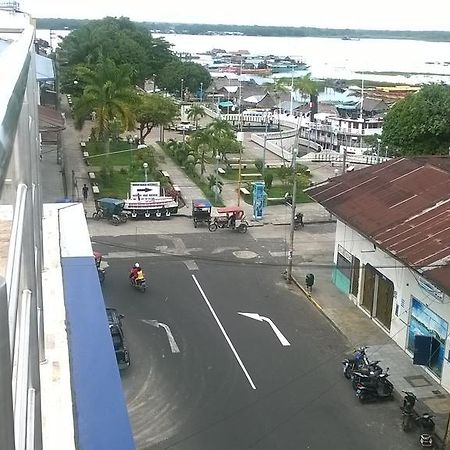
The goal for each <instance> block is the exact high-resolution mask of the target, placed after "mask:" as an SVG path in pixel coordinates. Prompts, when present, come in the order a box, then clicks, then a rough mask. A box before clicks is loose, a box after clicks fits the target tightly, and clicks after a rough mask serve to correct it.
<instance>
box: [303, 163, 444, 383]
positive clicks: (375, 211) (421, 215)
mask: <svg viewBox="0 0 450 450" xmlns="http://www.w3.org/2000/svg"><path fill="white" fill-rule="evenodd" d="M308 194H309V195H310V196H311V197H312V198H314V199H315V200H316V201H318V202H319V203H321V204H322V205H323V206H324V207H326V208H327V209H328V210H329V211H330V212H331V213H332V214H334V215H335V216H336V218H337V227H336V241H335V252H334V264H335V267H334V270H333V282H334V284H335V285H336V287H337V288H338V289H340V290H341V291H343V292H344V293H346V294H348V296H349V299H351V300H352V301H353V302H354V303H355V304H356V305H357V306H358V307H359V308H361V310H362V311H364V312H365V313H366V314H367V315H368V316H369V317H370V318H372V319H373V320H374V321H375V322H376V323H377V324H378V325H379V326H380V328H381V329H383V330H384V331H385V332H386V333H387V334H388V335H389V336H390V337H391V338H392V339H393V340H394V341H395V342H396V343H397V344H398V345H399V346H400V347H401V348H402V349H404V350H405V352H407V353H408V354H409V355H410V356H411V357H414V360H415V361H416V362H417V363H419V362H420V364H421V365H422V366H424V367H425V368H426V370H427V371H428V372H429V374H430V375H431V376H433V377H434V378H435V379H436V380H437V381H439V382H440V383H441V385H442V386H443V387H444V388H445V389H446V390H447V391H450V364H449V361H448V354H449V350H450V339H448V336H449V333H450V329H449V323H450V158H449V157H432V156H430V157H418V158H397V159H394V160H391V161H388V162H385V163H383V164H379V165H375V166H372V167H368V168H365V169H361V170H358V171H356V172H352V173H348V174H346V175H343V176H340V177H336V178H333V179H330V180H328V181H327V182H325V183H323V184H321V185H319V186H315V187H314V188H311V189H309V190H308Z"/></svg>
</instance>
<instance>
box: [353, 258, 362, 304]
mask: <svg viewBox="0 0 450 450" xmlns="http://www.w3.org/2000/svg"><path fill="white" fill-rule="evenodd" d="M359 265H360V264H359V259H358V258H357V257H356V256H354V257H353V265H352V286H351V288H352V290H351V292H352V294H353V295H354V296H355V297H358V289H359Z"/></svg>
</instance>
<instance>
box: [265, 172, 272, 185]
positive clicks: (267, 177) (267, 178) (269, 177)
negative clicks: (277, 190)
mask: <svg viewBox="0 0 450 450" xmlns="http://www.w3.org/2000/svg"><path fill="white" fill-rule="evenodd" d="M264 183H265V184H266V189H270V188H271V187H272V183H273V173H271V172H268V173H266V174H265V175H264Z"/></svg>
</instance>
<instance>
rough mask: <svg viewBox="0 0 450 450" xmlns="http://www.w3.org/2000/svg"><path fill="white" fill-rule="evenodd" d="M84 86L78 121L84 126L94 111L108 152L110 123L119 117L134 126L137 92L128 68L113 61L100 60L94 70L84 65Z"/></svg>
mask: <svg viewBox="0 0 450 450" xmlns="http://www.w3.org/2000/svg"><path fill="white" fill-rule="evenodd" d="M81 76H82V80H83V84H84V86H85V87H84V90H83V94H82V95H81V97H79V98H78V99H76V101H75V104H74V113H75V125H76V127H77V128H78V129H81V128H82V127H83V125H84V122H85V120H86V118H87V117H88V116H89V114H91V113H92V112H95V121H96V128H97V132H98V137H99V139H100V140H102V141H103V142H104V143H105V149H106V152H107V153H108V152H109V138H110V135H111V123H112V122H113V121H114V120H116V119H119V120H120V121H121V123H122V128H123V129H124V130H130V131H131V130H133V129H134V125H135V122H134V114H133V112H132V106H133V104H134V102H135V99H136V93H135V91H134V90H133V89H132V88H131V84H130V78H129V71H128V69H127V68H126V67H124V66H120V67H118V66H116V65H115V64H114V62H113V61H111V60H110V59H106V60H104V61H101V62H100V63H99V64H98V65H97V66H96V69H95V70H91V69H88V68H85V70H83V72H82V74H81Z"/></svg>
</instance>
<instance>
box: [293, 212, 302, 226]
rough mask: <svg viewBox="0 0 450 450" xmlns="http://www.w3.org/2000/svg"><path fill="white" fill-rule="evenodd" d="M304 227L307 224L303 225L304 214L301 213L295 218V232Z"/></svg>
mask: <svg viewBox="0 0 450 450" xmlns="http://www.w3.org/2000/svg"><path fill="white" fill-rule="evenodd" d="M304 226H305V224H304V223H303V214H302V213H301V212H299V213H297V214H296V215H295V216H294V230H299V229H300V228H303V227H304Z"/></svg>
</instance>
